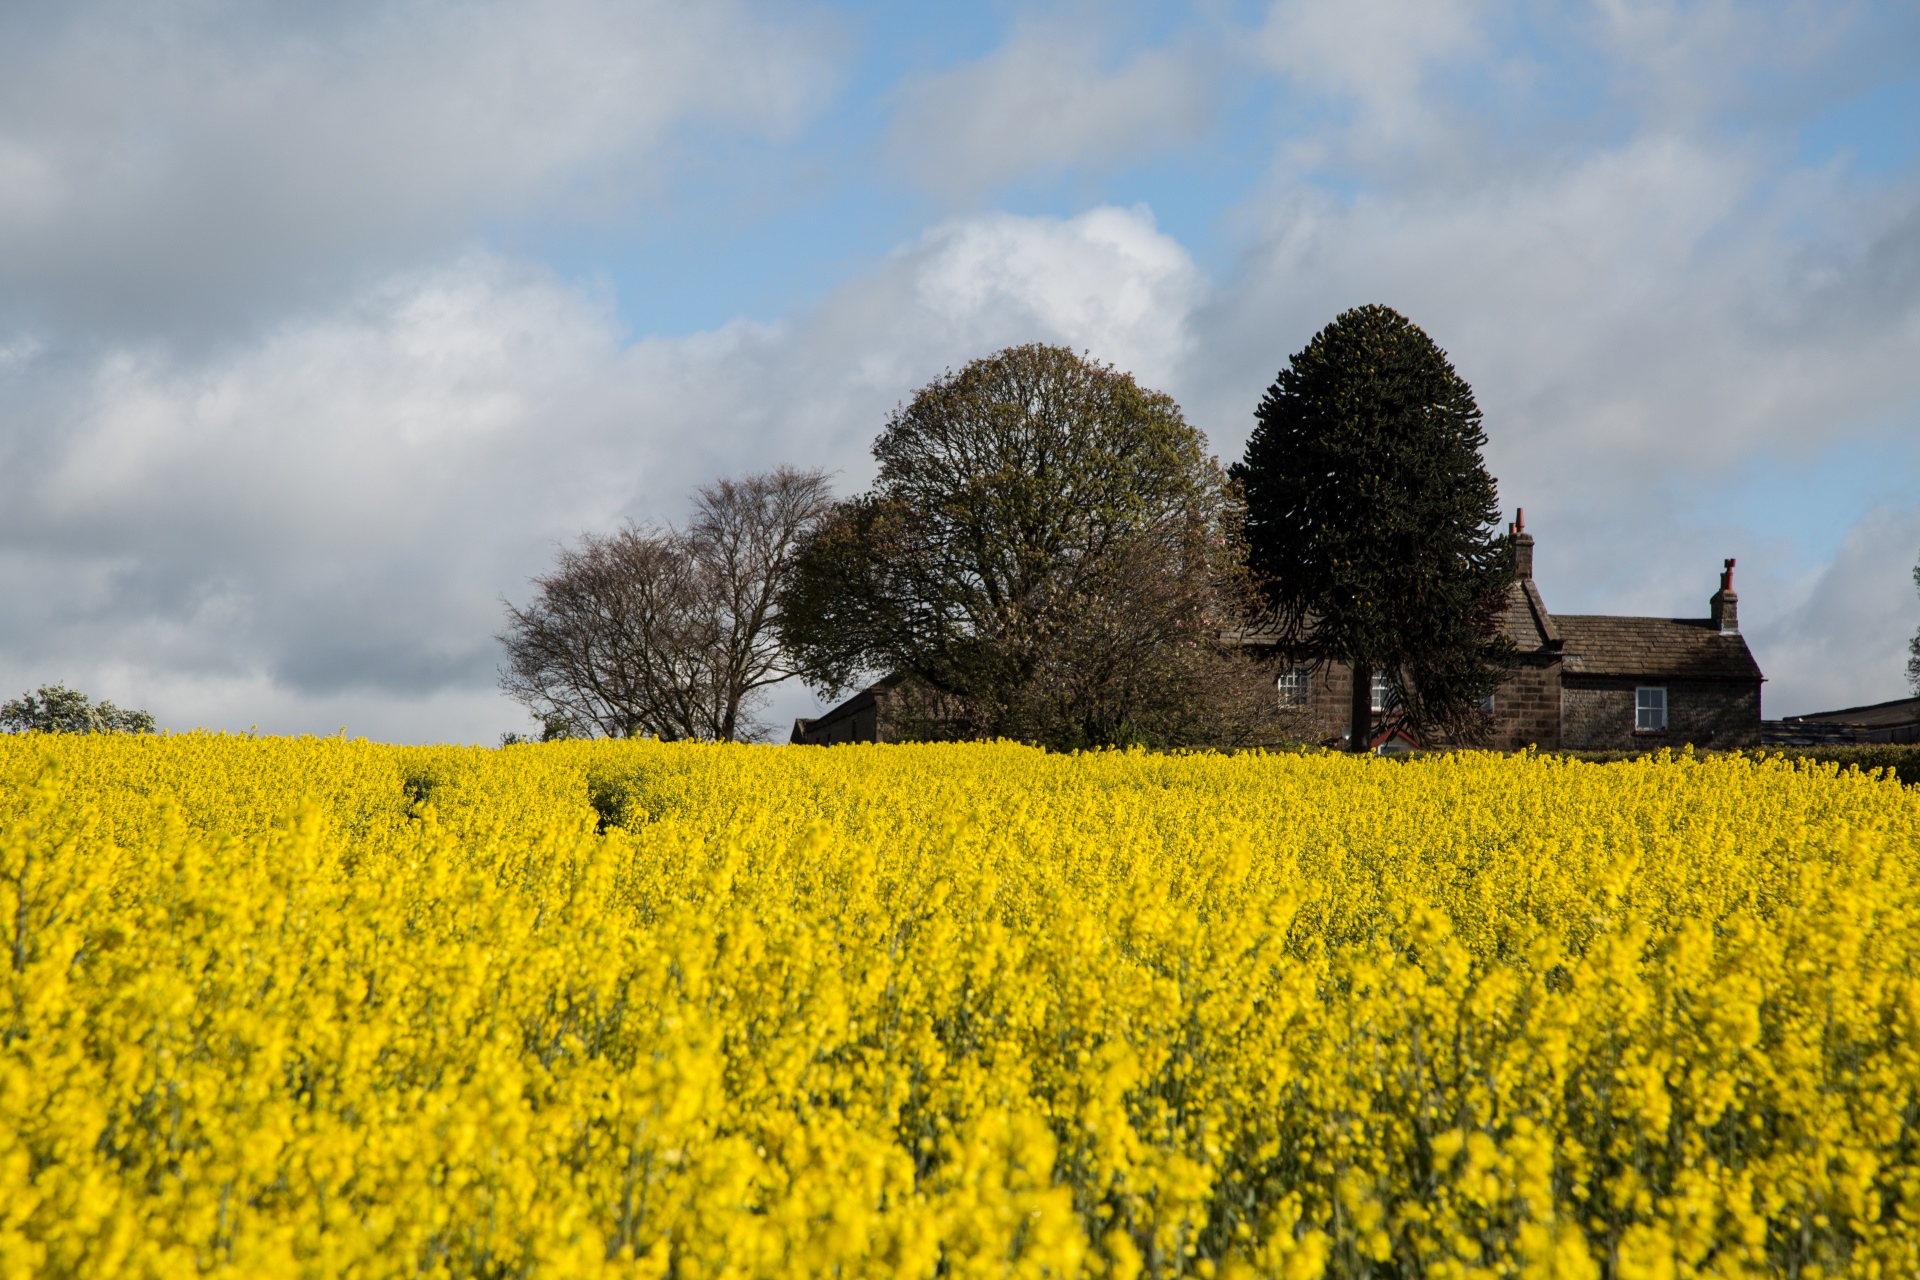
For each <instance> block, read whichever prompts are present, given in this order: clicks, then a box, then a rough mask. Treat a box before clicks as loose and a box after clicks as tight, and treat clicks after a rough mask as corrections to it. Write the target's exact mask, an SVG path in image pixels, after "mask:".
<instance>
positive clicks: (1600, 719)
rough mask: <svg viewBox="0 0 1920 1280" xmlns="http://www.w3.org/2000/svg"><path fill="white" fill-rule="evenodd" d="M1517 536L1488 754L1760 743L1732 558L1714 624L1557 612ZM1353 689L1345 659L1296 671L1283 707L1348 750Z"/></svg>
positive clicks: (1524, 540)
mask: <svg viewBox="0 0 1920 1280" xmlns="http://www.w3.org/2000/svg"><path fill="white" fill-rule="evenodd" d="M1510 533H1511V534H1512V538H1513V548H1514V583H1513V587H1512V589H1511V594H1510V596H1509V598H1508V603H1507V617H1506V631H1507V634H1508V635H1509V636H1510V637H1512V639H1513V643H1514V649H1515V650H1516V661H1515V666H1514V669H1513V670H1512V672H1511V673H1510V674H1509V675H1508V677H1507V679H1506V681H1505V683H1503V684H1502V685H1501V686H1500V688H1499V690H1498V691H1497V692H1496V693H1495V694H1494V695H1493V706H1492V712H1493V718H1494V736H1493V740H1492V741H1491V742H1490V743H1489V744H1488V745H1489V746H1492V747H1495V748H1497V749H1500V750H1506V751H1515V750H1519V749H1521V748H1524V747H1528V746H1537V747H1540V748H1542V749H1544V750H1569V751H1574V750H1578V751H1617V750H1645V749H1648V748H1654V747H1662V746H1673V747H1678V746H1683V745H1686V744H1689V743H1691V744H1693V745H1694V746H1698V747H1716V748H1727V747H1746V746H1752V745H1754V744H1756V743H1758V742H1759V741H1760V685H1761V683H1762V682H1763V680H1764V677H1763V676H1762V675H1761V674H1760V666H1759V664H1758V663H1756V662H1755V661H1754V659H1753V654H1752V652H1751V651H1750V650H1749V649H1748V648H1747V642H1746V640H1745V639H1744V638H1742V637H1741V635H1740V614H1739V603H1740V601H1739V596H1737V595H1736V594H1735V593H1734V590H1733V561H1731V560H1728V561H1727V562H1726V565H1725V567H1724V569H1723V570H1722V572H1721V575H1720V589H1719V590H1718V591H1716V592H1714V593H1713V596H1712V597H1711V598H1710V599H1709V600H1708V602H1707V616H1706V617H1704V618H1629V617H1614V616H1610V615H1605V614H1555V613H1551V612H1549V611H1548V609H1547V605H1546V601H1545V600H1543V599H1542V598H1541V595H1540V588H1539V586H1538V585H1537V584H1536V583H1535V582H1534V580H1533V548H1534V539H1533V535H1532V534H1530V533H1528V532H1527V531H1526V526H1525V519H1524V514H1523V515H1522V516H1521V517H1520V518H1519V519H1516V520H1515V522H1514V524H1513V526H1512V528H1511V529H1510ZM1351 689H1352V674H1351V672H1350V671H1349V669H1348V668H1347V666H1346V664H1344V663H1341V662H1322V663H1319V664H1316V665H1306V664H1303V665H1300V666H1297V667H1293V668H1291V669H1290V670H1288V671H1286V672H1285V673H1283V674H1282V675H1281V677H1280V681H1279V691H1280V698H1281V700H1282V702H1283V703H1288V704H1290V705H1294V706H1298V707H1301V708H1302V709H1304V710H1306V711H1307V712H1308V713H1309V717H1310V720H1311V722H1312V724H1313V725H1314V728H1315V731H1316V732H1317V733H1319V734H1320V735H1321V736H1320V740H1321V741H1323V742H1326V743H1328V744H1329V745H1332V744H1337V743H1340V742H1342V741H1344V738H1345V735H1346V729H1347V722H1348V717H1349V708H1350V706H1351V702H1350V700H1349V699H1350V691H1351ZM1386 696H1387V695H1386V688H1385V681H1384V680H1379V679H1376V680H1375V688H1374V702H1373V706H1374V710H1376V711H1382V710H1384V706H1383V704H1384V702H1385V699H1386ZM1407 745H1411V743H1410V740H1409V739H1407V738H1406V737H1405V735H1400V736H1399V737H1398V738H1397V739H1396V740H1395V741H1388V740H1386V739H1384V738H1383V739H1382V740H1381V741H1380V742H1378V743H1376V746H1378V747H1379V748H1381V749H1386V750H1392V749H1394V748H1395V747H1396V746H1407ZM1433 745H1440V744H1433Z"/></svg>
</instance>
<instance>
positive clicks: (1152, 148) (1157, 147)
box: [889, 23, 1217, 195]
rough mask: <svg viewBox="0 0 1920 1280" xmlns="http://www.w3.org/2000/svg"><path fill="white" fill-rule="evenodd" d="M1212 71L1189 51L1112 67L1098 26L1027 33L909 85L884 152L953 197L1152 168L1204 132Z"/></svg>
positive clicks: (1188, 46) (1145, 55) (1199, 50)
mask: <svg viewBox="0 0 1920 1280" xmlns="http://www.w3.org/2000/svg"><path fill="white" fill-rule="evenodd" d="M1216 61H1217V59H1215V58H1213V57H1212V56H1211V55H1210V53H1209V52H1208V50H1207V49H1206V47H1205V46H1203V45H1201V44H1199V43H1197V42H1188V43H1184V44H1178V45H1175V46H1172V47H1168V48H1157V49H1147V50H1143V51H1141V52H1138V53H1135V54H1134V55H1133V56H1132V57H1131V58H1128V59H1127V60H1125V61H1124V62H1121V63H1120V64H1119V65H1117V66H1108V65H1105V64H1104V62H1103V60H1102V57H1101V47H1100V41H1099V39H1098V28H1097V27H1090V26H1088V25H1086V24H1078V25H1075V26H1064V25H1050V24H1045V23H1022V24H1021V25H1020V26H1019V27H1018V28H1017V29H1016V31H1015V33H1014V35H1013V36H1012V38H1011V39H1009V40H1008V41H1007V42H1006V43H1005V44H1003V45H1001V46H1000V48H998V49H996V50H995V51H994V52H993V53H992V54H991V55H989V56H988V57H986V58H984V59H982V60H980V61H978V62H973V63H969V64H967V65H965V66H961V67H958V68H955V69H954V70H951V71H946V72H943V73H941V74H939V75H936V76H932V77H929V78H926V79H924V80H920V81H917V82H912V83H909V84H908V85H907V87H906V88H905V89H904V90H903V91H902V95H901V96H902V103H901V107H900V111H899V114H898V115H897V116H896V117H895V121H894V126H893V131H892V136H891V139H890V142H889V146H890V149H891V151H892V153H893V156H894V158H895V160H896V161H897V162H899V163H900V164H902V165H903V166H904V167H905V168H906V169H907V171H908V172H910V173H912V174H913V175H914V176H915V177H916V178H917V179H919V180H920V181H921V182H923V183H925V184H927V185H928V186H931V187H933V188H935V189H936V190H939V191H943V192H946V193H948V194H950V195H970V194H973V193H976V192H979V191H983V190H987V189H990V188H992V187H993V186H995V185H997V184H999V183H1002V182H1005V181H1008V180H1009V179H1014V178H1020V177H1028V176H1033V175H1036V174H1037V175H1040V176H1051V175H1053V174H1057V173H1059V172H1061V171H1062V170H1065V169H1068V168H1071V167H1074V166H1076V165H1081V164H1106V163H1112V162H1116V161H1127V160H1140V159H1145V158H1147V157H1149V156H1151V155H1154V154H1156V153H1159V152H1161V151H1164V150H1165V149H1167V148H1169V147H1172V146H1175V145H1177V144H1179V143H1182V142H1185V141H1188V140H1189V139H1191V138H1193V137H1195V136H1197V135H1198V134H1199V133H1200V132H1201V130H1202V129H1203V128H1204V127H1205V126H1206V124H1207V121H1208V117H1209V115H1210V114H1211V107H1212V98H1213V85H1214V82H1215V80H1216V76H1215V75H1214V74H1213V70H1214V68H1213V64H1214V63H1215V62H1216Z"/></svg>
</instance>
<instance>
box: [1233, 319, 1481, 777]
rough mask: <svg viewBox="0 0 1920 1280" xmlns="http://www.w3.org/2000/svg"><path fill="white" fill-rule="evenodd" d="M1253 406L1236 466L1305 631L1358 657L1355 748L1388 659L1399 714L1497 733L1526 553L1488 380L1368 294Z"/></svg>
mask: <svg viewBox="0 0 1920 1280" xmlns="http://www.w3.org/2000/svg"><path fill="white" fill-rule="evenodd" d="M1256 416H1257V419H1258V421H1257V425H1256V426H1255V427H1254V431H1253V435H1252V436H1251V437H1250V438H1249V439H1248V441H1247V452H1246V458H1245V460H1244V461H1243V462H1241V463H1240V464H1239V465H1237V466H1236V467H1234V468H1233V475H1234V477H1235V479H1237V480H1238V481H1239V483H1240V486H1241V490H1242V493H1243V495H1244V499H1245V503H1246V541H1247V548H1248V557H1249V563H1250V566H1251V568H1252V570H1253V572H1254V573H1255V575H1256V576H1257V578H1258V580H1259V582H1260V583H1261V586H1262V588H1263V590H1264V591H1265V593H1266V595H1267V599H1268V602H1269V603H1270V605H1271V606H1272V608H1273V610H1274V613H1275V615H1276V619H1277V623H1278V625H1279V628H1280V630H1281V632H1282V634H1283V635H1284V636H1285V637H1286V640H1287V643H1288V644H1289V645H1290V646H1292V647H1294V648H1295V649H1296V651H1297V652H1299V653H1303V654H1309V655H1313V656H1315V657H1317V658H1319V659H1321V660H1329V659H1341V660H1345V661H1346V662H1348V663H1350V664H1351V665H1352V667H1353V671H1354V696H1353V710H1352V721H1351V724H1352V728H1351V730H1350V734H1351V736H1350V739H1349V741H1350V742H1351V744H1352V746H1353V749H1355V750H1359V751H1364V750H1366V748H1367V744H1368V743H1369V742H1370V741H1371V740H1372V735H1373V732H1374V727H1375V725H1374V721H1373V718H1372V714H1371V705H1370V681H1371V678H1372V676H1373V675H1374V674H1375V673H1383V674H1384V675H1385V676H1386V679H1387V684H1388V689H1389V692H1390V697H1389V706H1388V710H1387V712H1386V714H1387V716H1388V717H1389V720H1390V721H1392V722H1397V723H1399V724H1403V725H1405V726H1406V727H1407V728H1408V729H1409V730H1411V731H1412V732H1413V733H1414V734H1415V735H1416V736H1420V737H1444V738H1446V739H1448V740H1451V741H1454V742H1475V741H1483V740H1484V738H1485V734H1486V732H1487V730H1488V729H1489V728H1490V720H1489V718H1488V716H1487V715H1486V714H1485V712H1484V711H1482V710H1481V706H1482V703H1483V701H1484V699H1485V698H1486V697H1487V696H1488V695H1490V694H1491V693H1492V692H1493V690H1494V689H1495V688H1496V687H1497V686H1498V685H1499V683H1500V680H1501V677H1502V675H1503V674H1504V671H1505V668H1506V662H1507V656H1508V654H1509V653H1510V652H1511V646H1510V643H1509V642H1508V641H1507V639H1506V637H1505V636H1503V635H1501V634H1500V632H1499V628H1500V622H1501V618H1502V615H1503V613H1504V610H1505V607H1506V599H1507V589H1508V586H1509V585H1510V584H1511V582H1512V562H1511V558H1510V555H1509V553H1508V548H1507V545H1506V543H1505V540H1504V539H1502V538H1500V537H1499V536H1498V534H1497V530H1498V521H1499V517H1500V508H1499V500H1498V495H1497V493H1496V490H1495V486H1494V480H1493V477H1492V476H1490V475H1489V474H1487V469H1486V466H1485V464H1484V463H1483V462H1482V461H1481V457H1480V449H1481V447H1482V446H1483V445H1484V444H1485V443H1486V435H1485V433H1484V432H1483V431H1482V430H1481V423H1480V409H1479V406H1478V405H1476V404H1475V403H1474V399H1473V389H1472V388H1471V387H1469V386H1468V385H1467V383H1466V381H1465V380H1464V379H1463V378H1461V377H1460V375H1459V374H1458V373H1456V372H1455V371H1454V368H1453V366H1452V364H1450V363H1449V362H1448V360H1447V357H1446V355H1445V353H1444V352H1442V351H1441V350H1440V348H1439V347H1437V346H1436V345H1434V342H1433V340H1432V339H1431V338H1429V337H1428V336H1427V335H1426V333H1424V332H1423V331H1422V330H1421V329H1420V327H1419V326H1418V325H1415V324H1414V323H1413V322H1412V321H1410V320H1408V319H1407V318H1406V317H1405V316H1403V315H1401V314H1400V313H1399V312H1397V311H1394V310H1392V309H1391V308H1389V307H1382V306H1365V307H1357V308H1355V309H1354V310H1352V311H1348V312H1345V313H1343V314H1342V315H1340V316H1338V317H1337V318H1336V319H1335V320H1334V321H1333V323H1332V324H1330V325H1328V326H1327V327H1326V328H1324V329H1322V330H1321V331H1320V332H1319V333H1318V334H1316V335H1314V338H1313V341H1311V342H1309V343H1308V344H1307V346H1306V348H1305V349H1304V350H1302V351H1300V352H1299V353H1297V354H1296V355H1294V356H1293V357H1292V358H1291V359H1290V360H1289V361H1288V362H1287V367H1286V368H1285V369H1283V370H1281V372H1280V375H1279V377H1278V378H1277V379H1275V381H1274V383H1273V385H1272V387H1270V388H1269V389H1268V391H1267V394H1266V397H1265V398H1264V399H1263V400H1262V401H1261V402H1260V408H1259V410H1258V413H1257V415H1256Z"/></svg>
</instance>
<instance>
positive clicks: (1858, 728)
mask: <svg viewBox="0 0 1920 1280" xmlns="http://www.w3.org/2000/svg"><path fill="white" fill-rule="evenodd" d="M1761 733H1762V737H1763V740H1764V741H1765V742H1766V744H1767V745H1768V746H1779V747H1833V746H1868V745H1871V744H1875V743H1895V742H1897V743H1920V698H1895V699H1894V700H1893V701H1892V702H1875V703H1872V704H1870V705H1868V706H1864V707H1842V708H1840V709H1839V710H1838V711H1811V712H1808V713H1807V714H1806V715H1800V716H1788V717H1787V718H1786V719H1784V720H1768V721H1766V722H1765V723H1764V724H1763V725H1762V727H1761Z"/></svg>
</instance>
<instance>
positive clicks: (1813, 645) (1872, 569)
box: [1742, 506, 1920, 715]
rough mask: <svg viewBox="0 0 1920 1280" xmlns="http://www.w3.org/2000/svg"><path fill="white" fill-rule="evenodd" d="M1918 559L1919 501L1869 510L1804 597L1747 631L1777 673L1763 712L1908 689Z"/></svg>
mask: <svg viewBox="0 0 1920 1280" xmlns="http://www.w3.org/2000/svg"><path fill="white" fill-rule="evenodd" d="M1916 560H1920V506H1916V507H1912V508H1909V509H1907V510H1895V509H1888V508H1880V509H1877V510H1874V511H1871V512H1869V513H1868V514H1867V515H1866V516H1865V517H1864V518H1863V519H1862V520H1861V521H1860V522H1859V523H1858V524H1856V525H1855V526H1854V527H1853V529H1852V530H1851V531H1849V533H1848V534H1847V539H1846V543H1845V545H1844V546H1843V547H1842V548H1841V549H1840V553H1839V555H1837V556H1836V557H1834V560H1833V562H1832V563H1831V564H1829V565H1828V566H1826V568H1825V569H1824V570H1823V571H1822V572H1821V573H1820V574H1819V576H1818V577H1817V578H1816V579H1815V580H1814V582H1813V583H1812V585H1811V587H1810V588H1809V589H1808V590H1807V591H1806V593H1805V596H1804V598H1803V599H1801V600H1800V601H1799V602H1798V603H1797V604H1796V605H1795V606H1794V607H1793V608H1791V609H1789V610H1786V611H1783V613H1782V615H1781V616H1780V617H1778V618H1776V619H1775V620H1773V621H1772V622H1771V623H1770V624H1768V625H1764V626H1762V627H1759V628H1749V631H1750V632H1751V641H1752V643H1753V645H1754V647H1755V649H1756V650H1757V651H1759V652H1761V653H1763V654H1768V655H1771V658H1772V661H1773V663H1774V666H1775V668H1776V671H1777V674H1776V675H1775V679H1774V680H1773V681H1772V682H1771V683H1770V684H1769V685H1768V686H1767V689H1766V691H1765V697H1766V706H1767V714H1768V715H1797V714H1802V713H1805V712H1812V711H1831V710H1834V709H1836V708H1839V707H1852V706H1861V705H1863V704H1865V703H1870V702H1885V701H1889V700H1891V699H1893V698H1899V697H1903V696H1905V695H1906V692H1907V683H1906V664H1907V644H1908V642H1909V641H1910V640H1911V639H1912V638H1913V635H1914V633H1915V632H1916V631H1920V597H1916V595H1915V594H1914V588H1913V566H1914V562H1915V561H1916ZM1744 605H1745V601H1744V599H1743V600H1742V607H1743V608H1744Z"/></svg>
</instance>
